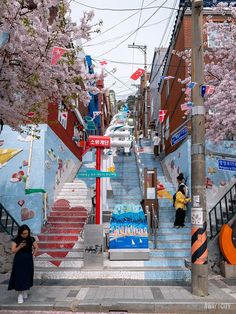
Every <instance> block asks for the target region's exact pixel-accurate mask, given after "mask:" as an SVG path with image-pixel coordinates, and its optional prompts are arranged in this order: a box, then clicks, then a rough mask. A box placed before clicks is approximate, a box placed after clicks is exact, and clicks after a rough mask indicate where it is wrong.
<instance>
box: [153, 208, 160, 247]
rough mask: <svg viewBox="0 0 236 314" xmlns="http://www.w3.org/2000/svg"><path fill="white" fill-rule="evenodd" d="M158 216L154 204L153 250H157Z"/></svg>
mask: <svg viewBox="0 0 236 314" xmlns="http://www.w3.org/2000/svg"><path fill="white" fill-rule="evenodd" d="M158 224H159V222H158V216H157V213H155V208H154V204H152V234H153V248H154V249H156V248H157V229H158Z"/></svg>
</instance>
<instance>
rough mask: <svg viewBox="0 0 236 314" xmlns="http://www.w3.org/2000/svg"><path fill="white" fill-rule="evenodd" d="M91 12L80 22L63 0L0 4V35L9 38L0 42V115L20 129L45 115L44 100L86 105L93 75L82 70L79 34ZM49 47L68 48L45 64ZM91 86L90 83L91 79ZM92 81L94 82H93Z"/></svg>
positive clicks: (83, 34) (87, 29) (86, 30)
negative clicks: (31, 117)
mask: <svg viewBox="0 0 236 314" xmlns="http://www.w3.org/2000/svg"><path fill="white" fill-rule="evenodd" d="M93 15H94V13H93V12H86V13H84V17H83V18H82V19H81V21H80V25H78V26H77V25H76V24H75V23H73V22H72V21H71V17H70V9H69V1H67V0H32V1H31V0H29V1H21V0H7V1H3V2H1V9H0V21H1V23H0V36H1V34H2V33H3V32H4V33H9V40H8V41H7V42H6V43H4V44H2V45H1V46H0V119H2V120H3V122H4V124H8V125H10V126H11V127H13V128H15V129H18V130H21V127H22V126H23V125H25V124H26V123H28V122H29V118H28V116H27V114H28V112H32V111H33V112H35V120H36V121H38V122H39V121H42V119H44V118H46V116H47V107H48V103H50V102H51V101H53V100H54V99H55V98H59V99H64V101H65V103H66V102H68V104H69V103H70V98H74V97H76V96H78V98H79V100H80V101H81V102H83V103H84V105H85V106H87V105H88V103H89V101H90V96H89V91H90V88H91V89H92V92H93V94H94V93H96V92H99V90H98V89H97V90H96V88H95V87H94V82H95V81H96V80H97V76H96V75H94V74H92V75H91V76H90V75H89V74H88V73H86V69H85V65H84V61H83V60H82V59H81V58H78V53H79V52H80V53H81V38H85V39H89V38H90V34H91V32H92V27H91V20H92V18H93ZM54 47H61V48H67V49H68V50H67V51H66V52H65V54H64V55H63V56H62V57H61V59H60V60H59V61H58V62H57V63H56V64H55V65H52V64H51V60H52V50H53V48H54ZM91 82H92V83H93V84H92V83H91ZM95 85H96V84H95Z"/></svg>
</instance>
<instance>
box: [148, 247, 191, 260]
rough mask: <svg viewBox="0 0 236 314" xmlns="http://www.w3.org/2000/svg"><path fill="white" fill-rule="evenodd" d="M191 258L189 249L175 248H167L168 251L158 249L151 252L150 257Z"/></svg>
mask: <svg viewBox="0 0 236 314" xmlns="http://www.w3.org/2000/svg"><path fill="white" fill-rule="evenodd" d="M190 256H191V250H190V249H176V248H174V249H173V248H169V249H158V250H151V251H150V257H158V258H159V257H172V258H173V257H176V258H177V257H181V258H188V257H190Z"/></svg>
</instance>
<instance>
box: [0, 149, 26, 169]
mask: <svg viewBox="0 0 236 314" xmlns="http://www.w3.org/2000/svg"><path fill="white" fill-rule="evenodd" d="M21 151H22V149H15V148H5V149H4V148H0V168H2V167H4V166H6V164H7V162H8V161H9V160H10V159H12V158H13V157H14V156H16V155H17V154H19V153H20V152H21Z"/></svg>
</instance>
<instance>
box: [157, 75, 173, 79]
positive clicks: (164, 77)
mask: <svg viewBox="0 0 236 314" xmlns="http://www.w3.org/2000/svg"><path fill="white" fill-rule="evenodd" d="M160 78H161V79H163V80H170V79H173V78H175V76H171V75H169V76H160Z"/></svg>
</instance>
